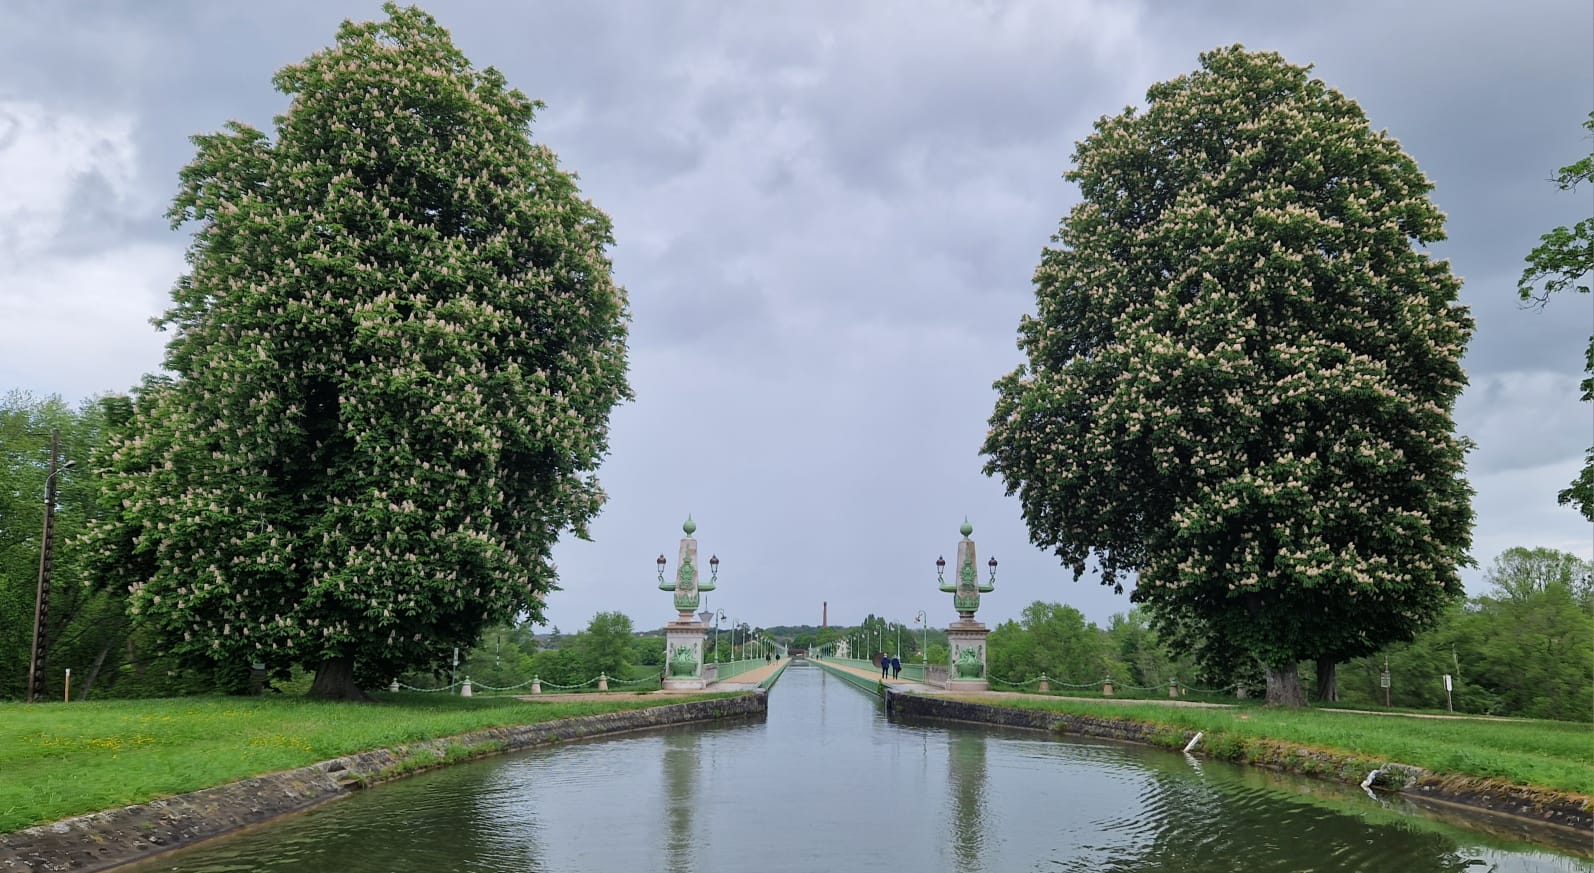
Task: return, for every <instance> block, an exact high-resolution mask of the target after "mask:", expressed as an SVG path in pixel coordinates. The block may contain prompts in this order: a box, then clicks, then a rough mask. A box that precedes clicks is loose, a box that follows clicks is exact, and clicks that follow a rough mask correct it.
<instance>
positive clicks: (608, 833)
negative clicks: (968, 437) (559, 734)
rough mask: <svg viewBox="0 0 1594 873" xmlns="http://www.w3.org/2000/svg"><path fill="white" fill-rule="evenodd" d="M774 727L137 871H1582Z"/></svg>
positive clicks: (911, 740) (648, 745)
mask: <svg viewBox="0 0 1594 873" xmlns="http://www.w3.org/2000/svg"><path fill="white" fill-rule="evenodd" d="M769 709H770V712H769V719H768V721H767V722H764V723H751V724H740V725H725V726H713V727H704V728H693V727H688V728H675V729H670V730H668V731H654V732H647V733H639V734H634V735H627V736H621V737H616V738H613V739H609V740H598V741H590V742H576V743H568V744H564V745H562V746H559V747H555V748H550V749H539V750H534V751H530V752H524V753H520V754H515V755H510V756H505V757H501V758H493V759H487V760H483V761H479V762H474V763H471V764H465V765H460V766H457V767H451V768H448V769H444V770H439V771H435V772H433V773H428V774H423V775H421V776H418V777H415V778H412V779H406V780H401V781H399V782H395V783H392V784H389V785H384V786H380V787H378V788H376V789H374V790H372V791H367V792H362V793H360V794H356V795H354V796H353V797H350V798H348V799H346V800H342V801H339V802H337V803H334V804H330V805H328V806H326V807H323V808H321V809H319V810H316V811H315V812H313V813H311V814H309V815H305V816H299V817H296V818H291V819H286V820H284V821H283V822H281V823H280V824H277V825H273V826H271V827H268V828H262V829H259V830H255V831H251V832H249V833H247V834H243V835H241V836H239V837H237V838H234V839H231V840H227V841H223V842H220V843H217V844H215V845H213V846H209V847H201V848H199V849H195V850H192V851H188V852H183V853H179V854H176V855H172V856H169V857H168V858H165V859H159V860H158V861H157V862H156V863H154V864H151V865H149V866H147V867H145V868H143V870H166V869H169V870H186V871H206V873H223V871H225V873H244V871H278V870H280V871H321V870H327V871H333V870H336V871H340V873H341V871H348V873H360V871H373V873H375V871H380V873H394V871H417V873H420V871H425V873H437V871H483V873H487V871H505V873H508V871H515V873H576V871H624V873H632V871H635V873H644V871H656V870H668V871H687V870H693V871H698V870H728V871H741V870H748V871H753V870H756V871H759V873H781V871H794V873H811V871H847V870H871V869H878V870H886V869H891V870H912V871H915V873H939V871H958V873H973V871H985V873H1007V871H1021V870H1070V871H1087V870H1088V871H1097V870H1105V871H1122V873H1128V871H1154V873H1155V871H1169V873H1171V871H1181V873H1184V871H1219V870H1222V871H1229V870H1244V871H1263V873H1267V871H1278V873H1286V871H1288V873H1299V871H1311V870H1320V871H1335V873H1339V871H1380V873H1382V871H1391V870H1393V871H1397V873H1426V871H1447V873H1448V871H1460V870H1492V871H1501V873H1510V871H1534V873H1538V871H1555V873H1568V871H1583V873H1591V871H1594V864H1589V863H1587V862H1582V861H1578V860H1576V859H1572V858H1567V857H1563V856H1558V855H1554V854H1550V853H1544V852H1536V851H1533V850H1531V849H1527V850H1522V849H1520V848H1518V849H1513V848H1510V847H1507V848H1502V849H1491V848H1476V847H1475V846H1476V845H1477V844H1479V843H1489V842H1490V841H1489V840H1487V839H1483V838H1474V837H1472V836H1471V835H1470V834H1466V833H1462V832H1458V831H1455V830H1453V829H1450V828H1448V827H1446V826H1442V825H1435V824H1431V823H1425V822H1422V821H1419V820H1416V819H1413V818H1411V817H1405V816H1401V815H1399V814H1397V813H1394V812H1390V811H1388V810H1386V809H1385V808H1384V806H1383V805H1382V804H1380V803H1379V802H1377V801H1374V800H1371V799H1368V798H1367V797H1365V795H1362V794H1361V792H1360V791H1358V790H1357V789H1356V788H1355V786H1349V787H1346V788H1344V789H1341V788H1339V787H1337V786H1328V785H1326V784H1325V783H1318V782H1309V781H1302V780H1296V779H1292V778H1289V777H1283V776H1279V775H1276V774H1271V773H1268V772H1266V771H1260V770H1253V769H1246V768H1239V767H1234V766H1231V765H1227V764H1223V763H1221V762H1213V761H1202V762H1197V761H1196V759H1193V758H1187V757H1185V756H1182V755H1178V754H1171V753H1166V752H1160V751H1155V750H1149V749H1142V748H1138V747H1133V746H1123V745H1117V744H1111V743H1105V742H1074V741H1060V740H1054V739H1051V738H1048V737H1045V736H1044V735H1041V734H1037V733H1030V732H1018V731H1004V730H992V729H987V728H982V727H977V726H970V725H948V724H942V723H903V722H898V723H892V722H889V721H887V719H886V717H885V715H884V714H883V712H882V711H881V707H880V705H879V703H878V702H877V701H876V700H874V699H873V698H872V697H871V696H869V695H867V694H865V693H864V692H862V691H859V690H858V689H856V688H853V687H851V686H848V685H846V684H844V683H842V682H840V681H839V680H836V679H834V678H831V677H828V676H826V675H825V674H823V673H821V672H820V671H818V670H817V669H815V668H792V669H789V670H788V671H787V673H786V675H785V676H784V677H783V678H782V679H781V680H780V683H779V684H778V685H777V686H776V687H775V690H774V691H773V692H772V693H771V696H770V702H769Z"/></svg>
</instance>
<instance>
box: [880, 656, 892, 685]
mask: <svg viewBox="0 0 1594 873" xmlns="http://www.w3.org/2000/svg"><path fill="white" fill-rule="evenodd" d="M890 675H891V656H890V655H887V654H886V653H884V652H881V653H880V678H881V679H884V678H886V677H887V676H890Z"/></svg>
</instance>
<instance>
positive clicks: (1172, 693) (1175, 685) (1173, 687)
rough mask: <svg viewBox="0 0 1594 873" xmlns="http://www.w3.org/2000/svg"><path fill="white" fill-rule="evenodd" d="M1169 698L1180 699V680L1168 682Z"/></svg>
mask: <svg viewBox="0 0 1594 873" xmlns="http://www.w3.org/2000/svg"><path fill="white" fill-rule="evenodd" d="M1168 696H1169V697H1178V696H1179V680H1177V679H1171V680H1169V682H1168Z"/></svg>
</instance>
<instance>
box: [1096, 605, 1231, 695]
mask: <svg viewBox="0 0 1594 873" xmlns="http://www.w3.org/2000/svg"><path fill="white" fill-rule="evenodd" d="M1106 632H1107V643H1106V645H1107V654H1108V658H1109V663H1110V664H1111V665H1112V666H1111V670H1112V672H1111V673H1110V674H1109V675H1111V676H1112V677H1113V678H1115V679H1117V680H1118V681H1119V682H1123V683H1126V684H1128V685H1132V686H1139V687H1141V688H1152V687H1156V686H1160V685H1166V684H1167V683H1168V682H1170V681H1172V680H1174V679H1182V680H1184V681H1185V682H1189V681H1190V680H1192V679H1198V680H1200V681H1203V682H1206V683H1208V684H1209V685H1212V686H1223V685H1228V684H1230V683H1231V682H1232V681H1233V679H1234V677H1233V676H1232V675H1230V674H1228V673H1220V674H1218V675H1207V674H1205V673H1203V672H1201V671H1199V670H1198V669H1197V667H1196V664H1195V661H1194V659H1193V658H1191V657H1190V656H1188V655H1187V654H1180V655H1175V654H1173V653H1172V652H1170V651H1169V650H1168V648H1167V647H1166V646H1164V645H1163V642H1162V638H1161V636H1160V635H1159V634H1158V633H1157V631H1156V630H1155V629H1154V628H1152V627H1151V618H1150V616H1149V615H1148V614H1147V613H1146V610H1145V608H1143V607H1135V608H1133V609H1130V610H1129V611H1128V612H1127V613H1114V614H1113V616H1112V617H1111V618H1109V619H1108V620H1107V629H1106Z"/></svg>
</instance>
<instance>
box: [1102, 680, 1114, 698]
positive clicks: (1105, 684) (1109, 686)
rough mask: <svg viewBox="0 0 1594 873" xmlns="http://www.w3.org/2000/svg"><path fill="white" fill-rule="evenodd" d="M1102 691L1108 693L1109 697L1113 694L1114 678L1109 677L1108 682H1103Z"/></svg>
mask: <svg viewBox="0 0 1594 873" xmlns="http://www.w3.org/2000/svg"><path fill="white" fill-rule="evenodd" d="M1101 693H1102V694H1105V695H1107V696H1108V697H1111V696H1112V680H1111V679H1108V680H1107V681H1106V682H1103V683H1101Z"/></svg>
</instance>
